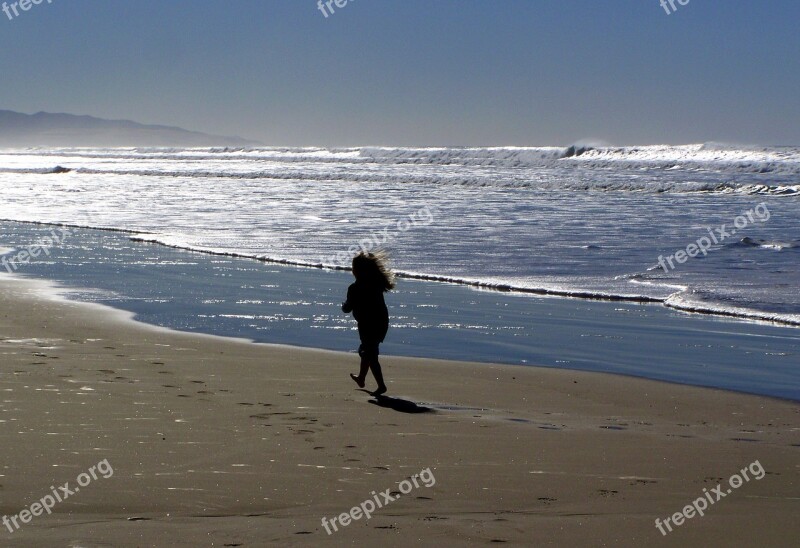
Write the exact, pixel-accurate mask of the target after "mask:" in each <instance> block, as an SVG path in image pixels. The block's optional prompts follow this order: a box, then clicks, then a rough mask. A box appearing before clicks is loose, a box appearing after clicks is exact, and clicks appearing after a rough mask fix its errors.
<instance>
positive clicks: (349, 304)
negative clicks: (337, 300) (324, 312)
mask: <svg viewBox="0 0 800 548" xmlns="http://www.w3.org/2000/svg"><path fill="white" fill-rule="evenodd" d="M352 292H353V287H352V286H350V287H348V288H347V300H346V301H345V302H343V303H342V312H344V313H345V314H349V313H350V312H352V311H353V299H352Z"/></svg>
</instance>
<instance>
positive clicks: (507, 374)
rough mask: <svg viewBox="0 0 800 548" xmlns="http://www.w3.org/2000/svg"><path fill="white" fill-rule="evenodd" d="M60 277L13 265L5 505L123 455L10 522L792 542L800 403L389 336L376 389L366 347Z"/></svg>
mask: <svg viewBox="0 0 800 548" xmlns="http://www.w3.org/2000/svg"><path fill="white" fill-rule="evenodd" d="M4 278H5V277H4ZM43 283H44V282H39V281H30V280H24V279H16V280H14V281H8V280H7V279H3V278H0V304H2V307H3V309H4V310H7V311H13V313H11V314H10V313H8V312H7V313H5V314H4V315H3V316H2V318H0V339H2V340H0V353H1V354H0V355H2V356H3V365H4V367H3V370H4V372H3V375H2V376H0V379H1V381H0V390H2V391H3V394H4V398H3V402H2V404H0V428H1V430H0V432H2V436H3V442H4V443H3V448H4V449H2V450H0V451H2V456H3V457H4V462H5V463H6V469H5V470H4V471H3V473H2V474H0V484H1V485H2V489H3V492H4V497H3V501H2V503H0V514H2V515H8V516H12V515H16V514H17V513H18V512H20V511H21V510H22V509H23V508H25V507H27V506H28V505H29V504H30V503H31V502H33V501H35V500H37V499H39V498H41V497H42V496H43V495H46V494H47V493H48V486H49V485H56V484H58V485H61V484H63V483H64V482H65V481H67V480H71V481H73V483H74V478H75V477H76V476H77V475H78V474H79V473H81V472H82V471H85V470H87V469H88V468H89V467H90V466H92V465H94V464H95V463H98V461H102V460H103V459H107V461H108V463H110V466H113V470H114V475H113V477H110V478H108V479H99V480H97V481H96V482H95V483H94V484H93V485H91V486H89V487H87V488H86V489H85V490H84V491H85V492H84V491H81V493H80V494H79V495H76V496H75V497H74V502H73V500H72V498H73V497H71V500H67V501H64V502H63V503H60V504H59V505H57V506H56V507H55V508H54V510H53V514H52V515H44V516H40V517H36V518H34V520H33V521H32V522H31V523H29V524H26V525H25V526H24V527H23V528H22V529H20V530H18V531H15V532H14V533H9V532H8V531H6V530H4V529H0V534H2V535H4V537H3V538H6V539H7V540H9V541H10V540H12V539H13V540H18V541H20V542H25V543H29V544H33V543H38V544H41V543H47V544H59V543H61V544H63V543H64V542H67V541H69V542H81V543H84V544H85V543H87V542H89V543H94V544H102V543H103V542H106V543H111V544H113V545H121V546H129V545H130V546H133V545H140V546H141V545H163V544H165V543H166V542H171V543H174V544H176V545H195V546H199V545H212V544H213V545H222V544H237V543H241V544H243V545H250V544H253V545H264V543H268V544H269V543H274V544H283V545H312V544H317V543H319V542H320V541H328V542H332V543H334V544H336V545H339V544H342V545H344V544H350V543H352V542H358V543H373V544H374V543H384V544H387V545H392V546H395V545H407V543H408V542H409V540H411V539H417V540H418V541H419V542H420V543H421V544H425V545H441V544H442V543H447V542H458V543H460V544H466V543H488V542H492V541H495V542H496V541H504V542H506V543H509V544H511V545H529V543H530V542H534V541H538V542H539V543H542V544H546V543H550V544H554V545H575V544H576V543H577V544H583V545H586V544H588V543H597V542H598V541H599V540H603V541H604V542H606V543H614V544H616V545H630V546H635V545H641V543H642V542H643V541H644V542H649V543H652V544H654V545H665V546H666V545H671V544H673V543H700V542H704V541H705V542H707V541H708V539H714V540H715V541H717V542H722V543H724V542H726V541H727V542H729V543H731V542H738V543H742V542H745V543H748V542H749V543H751V544H756V543H759V542H760V543H764V542H767V543H769V542H771V544H772V545H776V546H777V545H787V546H788V545H790V544H791V539H792V538H796V537H797V534H798V533H800V529H798V527H800V526H799V525H798V524H796V523H795V521H796V520H792V519H791V518H792V516H793V515H795V514H796V512H797V509H798V507H800V496H798V491H797V479H798V471H797V467H796V459H797V451H798V447H800V421H799V420H798V409H797V406H796V405H792V404H790V403H787V402H784V401H781V400H777V399H773V398H768V397H761V396H753V395H742V394H736V393H732V392H727V391H723V390H715V389H704V388H698V387H692V386H684V385H677V384H667V383H662V382H657V381H651V380H645V379H637V378H630V377H623V376H619V375H611V374H606V373H592V372H582V371H571V370H558V369H550V368H536V367H531V368H526V367H516V366H510V365H491V364H484V363H477V364H476V363H472V364H469V363H459V362H451V361H443V360H426V359H411V358H397V357H391V356H389V357H385V359H384V360H385V363H384V371H385V373H386V375H387V381H388V384H389V388H390V392H389V394H388V396H391V397H390V398H381V399H378V400H376V399H374V398H371V397H370V396H368V395H366V394H364V393H363V392H362V391H359V390H356V389H355V386H351V385H352V381H350V380H349V379H348V378H347V373H348V372H350V371H352V370H354V369H355V367H356V366H357V357H356V356H354V355H352V354H340V353H336V352H330V351H317V350H309V349H301V348H296V347H282V346H277V345H265V344H252V343H249V342H245V341H241V340H230V339H227V338H223V337H217V336H213V335H197V334H191V333H182V332H177V331H172V330H168V329H165V328H159V327H156V326H150V325H148V324H142V323H140V322H136V321H134V320H131V318H130V315H129V314H128V313H125V312H122V311H118V310H115V309H110V308H109V307H106V306H104V305H93V304H87V303H80V302H75V301H70V300H67V299H64V298H63V297H61V298H59V299H56V300H53V299H52V296H50V297H48V296H47V295H45V294H43V293H42V292H41V286H42V284H43ZM111 311H113V312H111ZM368 386H369V385H368ZM428 402H438V403H428ZM487 440H491V443H486V441H487ZM756 460H758V461H759V462H760V463H761V464H762V465H763V466H764V468H765V470H766V475H765V476H764V477H763V479H761V480H758V481H750V482H749V483H746V484H745V485H744V486H742V488H741V489H739V491H740V492H738V493H737V494H736V495H731V496H730V497H728V498H726V500H725V501H724V502H720V503H718V504H716V505H714V506H713V508H712V509H711V510H709V511H708V513H707V514H706V516H705V517H703V518H701V519H692V520H688V521H687V522H686V523H685V524H684V525H682V526H680V527H677V528H675V530H674V531H673V532H671V533H669V535H668V536H662V534H661V533H659V530H658V529H657V528H656V527H655V524H654V520H655V519H656V518H660V519H662V520H663V519H664V518H666V517H668V516H671V515H672V514H673V513H674V512H677V511H680V510H681V508H683V507H684V506H685V505H686V504H689V503H691V501H692V500H694V499H696V498H697V497H698V496H699V495H702V489H703V488H708V489H710V488H711V487H713V485H715V484H716V483H718V482H719V481H721V480H722V478H726V477H728V476H730V475H731V474H734V473H736V472H737V471H738V470H740V469H741V468H742V467H744V466H747V465H748V464H749V463H753V462H754V461H756ZM428 468H430V469H431V471H432V474H434V475H435V478H436V484H435V485H434V486H432V487H430V488H427V487H425V488H422V487H420V489H417V490H414V491H411V493H410V494H409V496H408V497H405V498H400V500H398V501H396V502H393V503H392V504H391V505H390V506H387V507H385V508H383V509H380V510H378V511H377V512H375V515H373V517H372V518H371V519H370V520H369V521H364V520H363V519H362V520H360V521H356V522H353V523H351V524H350V525H349V526H347V527H344V528H340V529H339V531H338V532H335V533H333V535H332V536H329V535H327V534H326V532H325V530H324V528H323V524H322V522H321V518H323V517H327V518H328V519H330V518H331V517H332V516H339V515H340V514H341V513H343V512H347V511H349V509H350V508H351V507H353V506H356V505H358V504H359V503H360V502H361V501H363V500H365V499H366V498H368V497H369V496H370V492H371V491H373V490H374V491H376V492H379V491H383V490H384V489H387V488H391V489H393V490H397V489H398V485H399V484H400V483H401V482H402V481H403V479H404V478H409V477H411V475H412V474H418V473H419V472H420V470H425V469H428ZM745 515H746V516H749V518H751V519H742V517H743V516H745Z"/></svg>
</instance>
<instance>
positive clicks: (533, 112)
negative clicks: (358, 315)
mask: <svg viewBox="0 0 800 548" xmlns="http://www.w3.org/2000/svg"><path fill="white" fill-rule="evenodd" d="M6 1H7V0H6ZM47 1H48V0H44V3H42V4H40V5H35V6H32V8H31V9H30V10H29V11H27V12H20V15H19V16H18V17H15V18H14V19H13V20H9V19H8V17H7V16H6V15H5V14H3V13H2V12H0V83H1V84H2V85H0V109H11V110H18V111H22V112H36V111H40V110H45V111H50V112H71V113H76V114H92V115H95V116H100V117H106V118H127V119H133V120H136V121H141V122H146V123H161V124H167V125H177V126H182V127H186V128H189V129H196V130H200V131H206V132H209V133H217V134H224V135H241V136H244V137H249V138H254V139H258V140H260V141H263V142H265V143H267V144H273V145H359V144H376V145H381V144H385V145H565V144H570V143H573V142H576V141H579V140H590V141H601V142H606V143H609V144H644V143H689V142H706V141H721V142H735V143H743V144H800V32H798V21H800V2H797V1H796V0H766V1H765V0H725V1H719V0H714V1H712V0H689V3H688V4H687V5H686V6H680V4H677V3H676V5H677V7H678V9H677V11H676V12H674V13H672V14H670V15H667V14H666V12H665V10H664V9H663V8H662V7H661V6H660V5H659V0H504V1H500V0H496V1H491V0H482V1H479V0H402V1H399V0H350V3H349V4H348V5H347V6H345V7H344V8H341V9H336V13H335V14H333V15H330V16H329V17H328V18H327V19H326V18H325V17H324V16H323V15H322V13H320V11H318V9H317V4H316V0H260V1H256V0H250V1H244V0H225V1H221V0H215V1H211V0H170V1H163V0H103V1H100V0H52V3H51V4H48V3H47Z"/></svg>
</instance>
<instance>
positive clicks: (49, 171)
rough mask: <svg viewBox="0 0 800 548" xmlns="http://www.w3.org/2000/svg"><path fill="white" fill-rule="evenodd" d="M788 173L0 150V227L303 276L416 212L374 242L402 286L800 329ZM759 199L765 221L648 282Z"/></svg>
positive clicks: (799, 190) (751, 152) (534, 157)
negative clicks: (155, 248)
mask: <svg viewBox="0 0 800 548" xmlns="http://www.w3.org/2000/svg"><path fill="white" fill-rule="evenodd" d="M799 176H800V148H796V147H771V148H770V147H743V146H728V145H720V144H713V143H708V144H704V145H683V146H668V145H654V146H640V147H597V148H591V147H586V146H583V147H581V146H575V147H571V148H570V149H567V148H566V147H494V148H443V147H442V148H390V147H367V148H332V149H325V148H277V147H273V148H224V149H212V148H198V149H148V148H124V149H102V148H94V149H91V148H83V149H14V150H4V151H0V205H2V215H0V216H2V217H3V218H5V219H11V220H19V221H28V222H40V223H59V224H68V225H74V226H85V227H97V228H103V229H111V230H124V231H130V232H133V233H135V234H136V237H137V238H138V239H140V240H141V241H149V242H153V243H159V244H162V245H168V246H172V247H179V248H186V249H192V250H197V251H203V252H207V253H222V254H230V255H236V256H243V257H252V258H257V259H260V260H269V261H275V262H283V263H288V264H299V265H306V266H320V265H322V263H321V262H320V261H321V260H320V257H330V256H332V255H335V254H336V253H337V252H339V251H346V250H347V249H348V248H349V247H350V246H352V245H354V244H357V243H358V241H359V239H360V238H363V237H365V236H367V235H369V234H370V233H371V232H374V231H376V230H379V229H380V228H381V227H382V226H384V225H385V223H387V222H391V221H392V220H394V219H398V218H402V217H404V216H406V215H407V214H409V213H410V212H413V211H416V210H418V209H419V208H420V207H423V206H426V205H430V206H435V207H437V208H438V211H439V212H440V213H439V215H438V216H437V218H436V219H435V222H432V223H431V224H430V225H429V226H426V227H421V228H420V229H415V230H413V231H408V232H406V233H403V234H400V235H398V238H397V239H396V240H393V241H392V243H391V251H392V252H393V254H394V260H395V265H396V267H397V268H398V270H400V271H401V272H402V273H404V274H405V275H407V276H410V277H421V278H425V279H432V280H440V281H446V282H451V283H465V284H470V285H473V286H475V287H486V288H495V289H504V290H517V291H523V292H534V293H541V294H555V295H570V296H578V297H585V298H600V297H602V298H624V299H629V300H655V301H661V302H664V303H666V304H667V305H669V306H673V307H675V308H680V309H683V310H695V311H703V312H716V313H723V314H728V313H730V314H736V315H744V316H748V317H753V318H761V319H772V320H776V321H783V322H787V323H793V322H794V323H800V291H798V288H800V282H798V278H799V276H800V275H799V274H798V270H800V269H798V268H797V263H798V260H799V258H800V253H798V251H799V250H800V247H798V245H797V242H798V241H800V235H798V233H797V226H798V224H799V223H798V217H799V216H800V215H799V214H798V202H797V200H798V195H800V181H798V178H799ZM762 200H768V203H769V209H770V211H771V212H772V217H771V219H770V220H769V222H768V223H764V224H763V225H759V226H754V227H750V228H748V230H747V231H744V232H743V233H742V234H741V236H740V237H738V238H737V239H736V240H735V241H731V242H730V244H729V245H725V246H722V247H721V248H720V249H716V250H714V251H713V252H712V253H710V254H709V256H708V257H706V258H704V259H698V260H694V261H691V262H689V263H687V264H686V265H683V266H682V268H680V269H677V270H676V271H675V272H672V273H670V274H669V275H665V273H663V272H660V271H659V269H657V268H653V267H654V265H655V264H656V260H657V257H658V256H659V255H660V254H662V253H672V252H674V250H675V249H681V248H685V247H686V245H687V244H688V243H691V242H692V241H694V240H696V239H697V237H698V236H701V235H703V234H704V233H705V228H706V227H711V226H720V225H721V224H723V223H729V224H730V223H731V222H732V220H733V218H734V217H735V216H736V215H739V214H740V213H741V212H742V211H744V210H746V209H748V208H750V207H752V206H753V205H754V204H755V203H757V202H760V201H762ZM327 266H331V265H327ZM676 288H685V289H676Z"/></svg>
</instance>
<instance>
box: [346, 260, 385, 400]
mask: <svg viewBox="0 0 800 548" xmlns="http://www.w3.org/2000/svg"><path fill="white" fill-rule="evenodd" d="M353 276H355V278H356V281H355V283H353V284H352V285H351V286H350V287H349V288H348V289H347V300H346V301H345V302H344V303H342V311H343V312H346V313H350V312H352V313H353V317H354V318H355V319H356V322H358V336H359V337H360V338H361V346H359V347H358V355H359V356H361V371H360V373H359V374H358V375H357V376H356V375H353V374H352V373H351V374H350V378H351V379H353V380H354V381H356V384H357V385H358V386H359V387H360V388H364V381H366V379H367V371H369V370H370V369H371V370H372V375H373V376H374V377H375V380H376V381H377V383H378V389H377V390H376V391H375V392H373V394H374V395H376V396H379V395H381V394H383V393H385V392H386V384H384V382H383V373H382V372H381V364H380V363H378V345H380V343H382V342H383V339H384V338H385V337H386V332H387V331H388V330H389V311H388V310H387V308H386V302H385V301H384V300H383V294H384V293H385V292H386V291H389V290H390V289H394V274H393V273H392V271H391V270H389V268H388V267H387V266H386V255H385V254H384V253H381V252H378V253H359V254H358V255H356V256H355V257H354V258H353Z"/></svg>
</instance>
